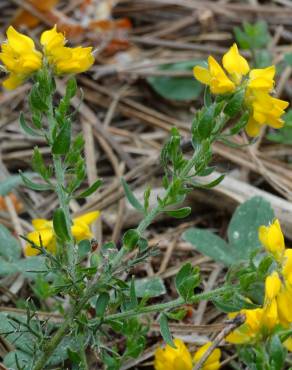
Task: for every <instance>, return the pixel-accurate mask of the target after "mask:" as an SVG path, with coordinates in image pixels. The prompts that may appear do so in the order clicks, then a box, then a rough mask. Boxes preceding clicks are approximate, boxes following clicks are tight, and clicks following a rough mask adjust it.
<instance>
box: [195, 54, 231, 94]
mask: <svg viewBox="0 0 292 370" xmlns="http://www.w3.org/2000/svg"><path fill="white" fill-rule="evenodd" d="M193 72H194V76H195V78H196V79H197V80H198V81H200V82H202V83H203V84H205V85H208V86H210V90H211V92H212V93H213V94H227V93H232V92H234V91H235V84H234V82H232V81H231V80H230V79H229V78H228V77H227V75H226V73H225V72H224V70H223V68H222V67H221V66H220V64H219V63H218V62H217V61H216V59H214V58H213V57H212V56H209V58H208V69H207V68H204V67H201V66H195V67H194V69H193Z"/></svg>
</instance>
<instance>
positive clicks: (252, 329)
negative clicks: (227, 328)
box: [226, 299, 279, 344]
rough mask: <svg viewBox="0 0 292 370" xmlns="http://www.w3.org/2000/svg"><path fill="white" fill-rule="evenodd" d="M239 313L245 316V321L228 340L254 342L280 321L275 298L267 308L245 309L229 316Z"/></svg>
mask: <svg viewBox="0 0 292 370" xmlns="http://www.w3.org/2000/svg"><path fill="white" fill-rule="evenodd" d="M239 313H240V314H242V315H244V316H245V318H246V319H245V322H244V323H243V324H242V325H241V326H240V327H239V328H237V329H235V330H234V331H233V332H232V333H230V334H229V335H228V336H227V337H226V341H227V342H230V343H234V344H243V343H253V342H255V341H257V339H258V337H259V336H261V334H262V333H265V332H267V330H268V331H271V330H272V329H273V328H274V327H275V325H277V324H278V321H279V320H278V315H277V306H276V301H275V299H274V300H272V301H271V302H270V304H269V306H268V307H266V308H255V309H251V310H249V309H243V310H241V311H240V312H235V313H232V314H229V315H228V316H229V317H230V318H234V317H235V316H237V315H238V314H239Z"/></svg>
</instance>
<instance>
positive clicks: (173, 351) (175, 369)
mask: <svg viewBox="0 0 292 370" xmlns="http://www.w3.org/2000/svg"><path fill="white" fill-rule="evenodd" d="M173 342H174V344H175V346H176V348H172V347H170V346H169V345H168V344H167V345H166V346H165V348H164V349H162V348H158V349H157V350H156V351H155V359H154V368H155V370H192V368H193V365H194V364H195V363H196V362H198V361H199V360H200V359H201V358H202V356H203V355H204V353H205V352H206V351H207V349H208V348H209V347H210V346H211V345H212V342H208V343H206V344H204V345H203V346H202V347H200V348H199V349H198V350H197V352H196V353H195V354H194V356H193V359H192V356H191V354H190V352H189V350H188V348H187V347H186V345H185V344H184V342H183V341H182V340H181V339H178V338H176V339H174V341H173ZM220 357H221V351H220V349H218V348H217V349H215V350H214V351H213V352H212V353H211V354H210V356H209V357H208V358H207V360H206V361H205V363H204V364H203V366H202V369H203V370H217V369H219V368H220Z"/></svg>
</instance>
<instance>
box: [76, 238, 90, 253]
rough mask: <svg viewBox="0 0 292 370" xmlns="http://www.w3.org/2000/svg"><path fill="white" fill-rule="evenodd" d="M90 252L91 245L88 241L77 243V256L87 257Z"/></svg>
mask: <svg viewBox="0 0 292 370" xmlns="http://www.w3.org/2000/svg"><path fill="white" fill-rule="evenodd" d="M90 251H91V243H90V241H89V240H88V239H84V240H81V241H80V242H79V243H78V255H79V257H81V258H84V257H86V256H88V254H89V253H90Z"/></svg>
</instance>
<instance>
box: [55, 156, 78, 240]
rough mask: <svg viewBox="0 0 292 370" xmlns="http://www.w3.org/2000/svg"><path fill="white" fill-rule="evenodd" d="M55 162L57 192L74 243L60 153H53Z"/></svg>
mask: <svg viewBox="0 0 292 370" xmlns="http://www.w3.org/2000/svg"><path fill="white" fill-rule="evenodd" d="M53 163H54V169H55V175H56V180H57V186H56V192H57V194H58V199H59V204H60V208H62V210H63V211H64V214H65V219H66V226H67V229H68V232H69V236H70V241H71V242H72V243H73V242H74V240H73V236H72V233H71V223H72V221H71V216H70V209H69V201H68V196H67V194H66V193H65V191H64V185H65V175H64V170H63V166H62V159H61V156H60V155H53Z"/></svg>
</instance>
